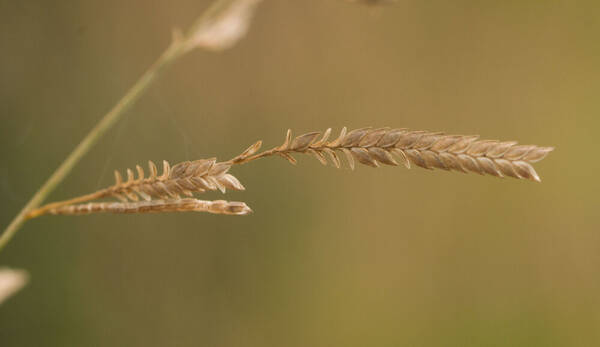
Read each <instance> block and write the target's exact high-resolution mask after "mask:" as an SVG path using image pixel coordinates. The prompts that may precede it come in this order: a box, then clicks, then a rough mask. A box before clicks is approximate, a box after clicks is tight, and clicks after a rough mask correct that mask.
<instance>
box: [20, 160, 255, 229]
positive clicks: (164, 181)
mask: <svg viewBox="0 0 600 347" xmlns="http://www.w3.org/2000/svg"><path fill="white" fill-rule="evenodd" d="M249 153H251V152H249ZM231 165H232V163H231V162H222V163H218V162H217V161H216V159H215V158H211V159H200V160H194V161H185V162H181V163H179V164H177V165H175V166H173V167H171V165H170V164H169V162H167V161H166V160H165V161H163V169H162V173H161V174H160V175H159V171H158V168H157V167H156V165H155V164H154V163H153V162H152V161H150V162H148V175H146V172H145V171H144V169H143V168H142V167H141V166H139V165H137V166H136V170H135V173H134V171H133V170H131V169H127V171H126V172H127V175H126V179H124V178H123V176H122V175H121V173H120V172H119V171H115V184H114V185H113V186H111V187H108V188H105V189H101V190H99V191H96V192H94V193H91V194H88V195H83V196H80V197H77V198H74V199H70V200H67V201H59V202H55V203H51V204H47V205H45V206H42V207H40V208H38V209H36V210H33V211H30V212H29V213H28V214H27V218H29V219H31V218H35V217H38V216H41V215H43V214H47V213H49V211H50V210H51V209H56V208H59V207H62V206H67V205H73V204H76V203H82V202H87V201H92V200H98V199H101V198H106V197H114V198H117V199H118V200H120V201H121V202H130V201H131V202H136V201H139V200H145V201H150V200H152V199H161V200H176V199H181V196H182V195H185V196H189V197H191V196H193V195H194V193H203V192H205V191H207V190H211V191H212V190H220V191H221V192H223V193H225V192H226V190H227V189H232V190H244V189H245V188H244V186H243V185H242V184H241V183H240V181H239V180H238V179H237V178H235V177H234V176H233V175H231V174H229V173H228V171H229V169H230V168H231Z"/></svg>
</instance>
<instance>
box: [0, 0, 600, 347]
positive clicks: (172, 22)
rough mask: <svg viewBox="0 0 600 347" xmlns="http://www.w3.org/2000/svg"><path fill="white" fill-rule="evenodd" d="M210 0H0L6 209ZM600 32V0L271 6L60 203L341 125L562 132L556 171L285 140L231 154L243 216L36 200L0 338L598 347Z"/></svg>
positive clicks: (545, 138)
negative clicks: (70, 211)
mask: <svg viewBox="0 0 600 347" xmlns="http://www.w3.org/2000/svg"><path fill="white" fill-rule="evenodd" d="M207 6H208V1H198V0H174V1H147V0H105V1H76V0H53V1H47V0H30V1H14V0H0V117H1V123H0V124H1V127H0V138H1V139H2V142H1V144H2V145H1V146H0V154H1V156H2V161H1V164H0V196H1V201H2V209H0V222H1V223H0V224H1V225H2V226H5V225H6V224H8V222H9V220H10V219H11V218H12V217H13V216H14V215H15V214H16V213H17V211H18V210H19V209H20V208H21V207H22V206H23V205H24V203H25V202H26V201H27V199H28V198H29V197H30V196H31V195H32V194H33V192H34V191H35V190H36V189H37V188H38V187H39V186H40V185H41V184H42V182H43V181H44V180H45V178H46V177H47V176H48V175H49V174H50V173H51V172H52V171H53V170H54V169H55V168H56V166H57V165H58V164H59V163H60V161H61V160H62V159H63V158H64V157H65V156H66V155H67V154H68V152H69V151H70V150H71V149H72V148H73V146H74V145H75V144H76V143H77V142H78V141H79V140H80V139H81V138H82V137H83V136H84V134H85V133H87V131H88V130H89V129H90V128H91V127H92V126H93V124H95V122H96V121H97V120H98V119H99V117H100V116H101V115H102V114H103V113H105V112H106V111H107V110H108V109H109V108H110V107H111V106H112V105H113V104H114V103H115V102H116V101H117V100H118V99H119V97H120V96H121V95H123V93H124V92H125V91H126V90H127V88H128V87H129V86H131V84H132V83H133V82H134V81H135V80H136V78H137V77H138V76H139V75H140V74H141V73H142V72H143V71H144V70H145V68H147V67H148V66H149V65H150V64H151V63H152V61H153V60H154V59H155V58H156V57H157V56H158V55H159V54H160V52H161V51H162V50H163V49H164V48H165V47H166V46H167V45H168V42H169V38H170V30H171V28H172V27H174V26H182V27H185V26H187V25H189V24H190V23H191V22H192V21H193V20H194V18H195V17H196V16H197V15H198V14H199V13H200V12H201V11H202V10H203V9H204V8H206V7H207ZM599 34H600V3H598V2H597V1H567V0H563V1H487V2H481V1H421V0H400V1H398V2H397V4H395V5H393V6H384V7H380V8H369V7H365V6H360V5H356V4H352V3H349V2H346V1H342V0H310V1H308V0H304V1H281V0H278V1H275V0H271V1H268V0H267V1H265V2H264V4H263V5H262V6H261V8H260V11H259V13H258V14H257V16H256V20H255V23H254V25H253V27H252V30H251V32H250V35H249V36H248V37H247V38H246V39H245V40H243V41H242V42H241V43H240V44H239V45H238V46H236V47H235V48H234V49H232V50H230V51H227V52H224V53H222V54H214V53H206V52H201V51H198V52H194V53H192V54H190V55H189V56H187V57H185V58H184V59H183V60H181V61H179V62H178V63H177V64H175V65H174V66H173V67H172V68H171V69H170V70H169V71H168V72H167V73H166V75H164V76H163V78H162V79H161V80H159V81H158V83H156V84H155V85H154V86H153V87H152V88H151V90H150V91H149V92H148V93H147V94H146V95H145V96H144V97H143V98H142V100H141V101H140V102H139V103H138V104H137V105H136V106H135V107H134V109H132V110H131V112H129V114H128V115H127V117H126V118H125V119H123V120H122V121H121V122H120V123H119V124H118V125H117V126H116V127H115V128H114V129H112V130H111V131H110V133H109V134H108V136H106V137H105V138H104V139H103V140H102V141H101V142H100V143H98V145H97V146H96V147H95V148H94V149H93V150H92V151H91V152H90V153H89V155H88V156H87V157H86V158H85V159H84V160H83V161H82V162H81V163H80V164H79V165H78V166H77V167H76V169H75V170H74V172H73V173H72V175H71V176H70V178H69V180H68V181H67V182H65V183H64V184H62V185H61V186H60V187H59V189H58V190H57V191H56V192H55V193H54V194H53V195H52V197H51V198H52V199H53V200H56V199H62V198H67V197H71V196H74V195H78V194H82V193H87V192H90V191H93V190H95V189H97V188H100V187H103V186H106V185H109V184H111V183H112V173H111V172H112V170H113V169H115V168H120V169H124V168H126V167H131V166H134V165H135V164H136V163H144V162H146V161H147V160H148V159H152V160H155V161H160V160H162V159H168V160H169V161H171V162H178V161H181V160H185V159H197V158H205V157H210V156H218V157H220V158H222V159H227V158H229V157H231V156H233V155H235V154H237V153H238V152H239V151H240V150H242V149H244V148H245V147H246V146H247V145H249V144H251V143H252V142H253V141H255V140H257V139H263V140H265V142H266V145H267V146H273V145H278V144H279V143H280V142H281V141H282V140H283V136H284V134H285V130H286V129H287V128H292V129H294V130H295V131H296V132H297V133H299V132H308V131H313V130H321V129H325V128H327V127H333V128H334V129H335V131H339V129H340V128H341V127H342V126H344V125H346V126H349V127H351V128H354V127H363V126H369V125H372V126H392V127H410V128H414V129H428V130H443V131H447V132H449V133H460V134H481V135H482V136H484V137H485V138H492V139H494V138H498V139H503V140H513V139H516V140H519V141H521V142H523V143H534V144H539V145H554V146H556V147H557V150H556V151H555V152H553V153H552V154H551V155H550V156H549V157H548V158H547V159H546V160H544V161H543V162H541V163H539V164H538V165H537V166H536V168H537V169H538V171H539V172H540V175H541V177H542V179H543V183H541V184H536V183H532V182H525V181H517V180H512V179H504V180H501V179H495V178H491V177H480V176H476V175H461V174H456V173H455V174H451V173H446V172H440V171H435V172H429V171H425V170H421V169H418V168H417V169H413V170H406V169H403V168H391V167H384V168H380V169H377V170H373V169H370V168H367V167H360V168H358V170H356V171H355V172H351V171H350V170H348V169H342V170H336V169H333V168H332V167H321V166H320V164H319V163H318V162H317V161H316V160H314V159H312V158H299V159H300V163H299V165H298V167H293V166H291V165H289V164H288V163H286V162H285V161H283V160H280V159H277V158H273V159H268V160H264V161H262V162H256V163H252V164H249V165H247V166H243V167H236V168H235V169H234V170H233V173H234V174H235V175H236V176H238V177H239V178H240V180H242V182H243V183H244V184H245V185H246V187H247V190H246V191H245V192H234V193H231V194H230V195H228V196H227V198H228V199H233V200H242V201H246V202H247V203H248V204H250V205H251V206H252V207H253V209H254V210H255V213H254V214H253V215H252V216H249V217H239V218H238V217H224V216H213V215H204V214H169V215H130V216H110V215H97V216H87V217H44V218H40V219H39V220H34V221H31V222H29V223H27V224H26V225H25V227H24V229H23V230H22V231H21V232H20V233H19V234H18V235H17V237H16V238H15V239H14V240H13V242H12V243H11V244H10V245H9V246H8V248H7V249H6V250H5V251H4V252H3V253H2V254H0V265H8V266H11V267H17V268H24V269H27V270H28V271H30V273H31V276H32V281H31V283H30V284H29V285H28V287H26V288H25V289H24V290H23V291H22V292H21V293H19V294H18V295H16V296H15V297H14V298H12V299H11V300H9V301H8V302H6V303H5V304H4V305H3V306H1V307H0V346H2V347H8V346H597V345H600V329H598V327H599V326H600V222H599V219H598V218H599V216H598V207H599V203H598V202H599V198H598V193H599V192H600V186H599V183H598V179H597V177H596V176H597V174H598V171H599V170H600V164H599V160H598V158H597V153H598V149H599V147H598V144H599V140H598V138H597V135H596V134H597V133H598V127H599V126H600V121H599V120H598V117H597V116H598V114H599V112H600V99H599V97H598V91H599V90H600V60H599V59H600V40H599V39H598V37H599ZM210 197H211V198H221V197H222V196H221V195H220V193H219V194H216V193H215V194H210Z"/></svg>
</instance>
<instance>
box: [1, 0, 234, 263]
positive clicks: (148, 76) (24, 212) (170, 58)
mask: <svg viewBox="0 0 600 347" xmlns="http://www.w3.org/2000/svg"><path fill="white" fill-rule="evenodd" d="M232 1H237V0H215V2H214V3H213V4H212V5H211V6H210V7H209V8H208V9H207V10H206V11H204V13H203V14H202V15H201V16H200V17H199V18H198V20H197V21H196V23H194V25H192V27H191V30H189V32H188V33H187V35H185V36H184V35H183V34H182V33H181V32H180V31H178V30H176V31H174V32H173V42H172V43H171V45H170V46H169V48H167V50H165V51H164V52H163V53H162V55H161V56H160V57H159V58H158V59H157V60H156V62H154V64H153V65H152V66H151V67H150V68H149V69H148V70H146V72H145V73H144V74H143V75H142V76H141V77H140V79H139V80H138V81H137V82H136V83H135V84H134V85H133V86H132V87H131V89H129V91H128V92H127V93H126V94H125V96H123V98H122V99H121V100H119V102H118V103H117V104H116V105H115V106H114V107H113V108H112V109H111V110H110V111H109V112H108V113H107V114H106V115H104V117H102V119H101V120H100V121H99V122H98V124H96V126H95V127H94V128H93V129H92V130H91V131H90V132H89V133H88V134H87V135H86V137H85V138H84V139H83V140H82V141H81V142H80V143H79V144H78V145H77V147H75V149H74V150H73V151H72V152H71V154H69V156H68V157H67V158H66V159H65V160H64V161H63V162H62V164H61V165H60V166H59V167H58V169H56V171H54V173H53V174H52V175H51V176H50V178H48V180H47V181H46V182H45V183H44V184H43V185H42V187H41V188H40V189H39V190H38V191H37V192H36V193H35V194H34V195H33V197H32V198H31V200H29V202H28V203H27V204H26V205H25V206H24V207H23V209H21V211H20V212H19V214H17V216H16V217H15V218H14V219H13V220H12V221H11V222H10V224H9V225H8V227H7V228H6V229H5V230H4V232H3V233H2V235H0V252H1V251H2V249H4V247H5V246H6V244H7V243H8V242H9V241H10V240H11V239H12V238H13V236H14V235H15V234H16V232H17V231H18V230H19V228H20V227H21V226H22V225H23V223H25V221H26V220H27V219H28V217H33V216H35V214H34V215H32V216H29V214H30V212H32V211H33V210H34V209H36V208H37V207H39V206H40V205H41V204H42V203H43V202H44V200H45V199H46V197H47V196H48V195H49V194H50V193H52V191H54V189H55V188H56V186H58V184H60V183H61V182H62V181H63V180H64V179H65V177H67V175H68V174H69V173H70V172H71V170H73V167H75V165H76V164H77V163H78V162H79V161H80V160H81V158H83V156H85V154H86V153H87V152H89V150H90V149H91V148H92V147H93V146H94V145H95V144H96V143H97V142H98V140H99V139H100V138H101V137H102V136H103V135H104V134H105V133H106V132H107V131H108V130H109V129H110V128H111V127H112V126H113V125H114V124H115V123H116V122H117V121H118V120H119V119H120V118H121V117H122V116H123V115H124V114H125V113H126V111H127V110H128V109H129V108H130V107H131V106H132V105H133V104H135V102H136V101H137V100H138V99H139V98H140V97H141V96H142V95H143V94H144V92H145V91H146V90H147V89H148V87H149V86H150V85H151V84H152V82H154V80H156V78H157V76H158V75H159V74H160V73H161V72H162V71H163V70H164V69H165V68H166V67H167V66H168V65H170V64H171V63H172V62H174V61H175V60H176V59H177V58H179V57H181V56H182V55H184V54H185V53H187V52H189V51H191V50H192V49H194V48H196V46H197V45H198V44H197V43H196V42H195V41H194V36H195V35H196V34H197V33H198V32H199V31H200V32H201V31H202V29H203V26H204V25H209V28H210V24H211V23H212V22H213V21H214V20H216V19H217V18H218V17H219V16H220V15H222V14H223V13H225V16H226V14H227V7H228V6H230V5H231V4H232ZM212 24H214V23H212ZM238 38H239V35H238ZM93 197H96V195H94V194H91V195H89V196H85V197H83V198H81V199H84V200H85V199H88V198H93ZM74 201H79V199H74V200H69V201H67V202H74ZM85 201H87V200H85ZM64 203H65V202H59V203H56V204H51V205H49V206H58V205H60V206H62V205H64Z"/></svg>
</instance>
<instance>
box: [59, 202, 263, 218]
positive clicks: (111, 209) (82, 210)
mask: <svg viewBox="0 0 600 347" xmlns="http://www.w3.org/2000/svg"><path fill="white" fill-rule="evenodd" d="M160 212H208V213H213V214H225V215H233V216H243V215H247V214H249V213H251V212H252V210H251V209H250V207H248V205H246V204H245V203H243V202H237V201H225V200H216V201H205V200H197V199H178V200H152V201H138V202H90V203H87V204H77V205H69V206H62V207H58V208H55V209H51V210H49V212H48V213H49V214H54V215H83V214H91V213H119V214H120V213H160Z"/></svg>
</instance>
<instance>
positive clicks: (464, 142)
mask: <svg viewBox="0 0 600 347" xmlns="http://www.w3.org/2000/svg"><path fill="white" fill-rule="evenodd" d="M330 135H331V129H327V130H326V131H325V133H324V134H323V136H321V133H320V132H312V133H307V134H304V135H300V136H297V137H295V138H292V133H291V130H288V132H287V135H286V138H285V142H284V143H283V144H282V145H281V146H278V147H275V148H273V149H271V150H269V151H265V152H263V153H260V154H257V155H244V154H241V155H240V156H238V157H236V158H234V159H232V162H233V163H238V164H241V163H246V162H249V161H252V160H255V159H258V158H261V157H266V156H270V155H278V156H281V157H283V158H285V159H286V160H288V161H289V162H290V163H292V164H296V159H294V157H292V153H307V154H311V155H313V156H314V157H315V158H317V159H318V160H319V161H320V162H321V163H322V164H324V165H326V164H327V162H328V160H327V158H329V159H330V160H331V162H332V163H333V164H334V165H335V166H336V167H338V168H339V167H340V166H341V159H340V156H339V153H344V155H345V157H346V160H347V161H348V164H349V166H350V167H351V168H352V169H354V165H355V164H354V163H355V161H357V162H359V163H360V164H364V165H367V166H371V167H378V166H379V165H380V164H385V165H398V164H399V162H401V163H403V164H404V165H405V166H406V167H407V168H410V166H411V164H414V165H416V166H420V167H422V168H426V169H434V168H436V169H444V170H452V171H460V172H464V173H466V172H469V171H470V172H475V173H478V174H482V175H483V174H489V175H493V176H496V177H505V176H508V177H514V178H519V179H529V180H533V181H537V182H540V177H539V176H538V174H537V173H536V171H535V169H534V168H533V166H532V165H531V164H532V163H535V162H537V161H540V160H542V159H544V157H546V155H547V154H548V153H549V152H551V151H552V150H553V149H554V148H553V147H538V146H534V145H517V143H516V142H514V141H505V142H501V141H495V140H478V138H479V136H465V135H446V134H443V133H438V132H429V131H412V130H408V129H390V128H378V129H373V128H362V129H356V130H352V131H350V132H348V131H347V130H346V128H343V129H342V131H341V133H340V135H339V136H338V137H337V138H336V139H335V140H332V141H329V136H330ZM256 145H258V146H260V143H257V144H255V145H254V146H256ZM251 148H252V147H251Z"/></svg>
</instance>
